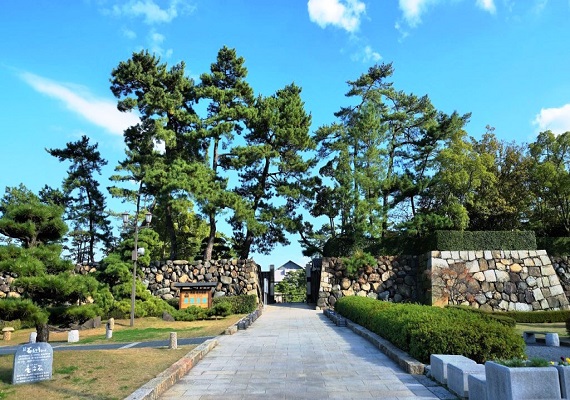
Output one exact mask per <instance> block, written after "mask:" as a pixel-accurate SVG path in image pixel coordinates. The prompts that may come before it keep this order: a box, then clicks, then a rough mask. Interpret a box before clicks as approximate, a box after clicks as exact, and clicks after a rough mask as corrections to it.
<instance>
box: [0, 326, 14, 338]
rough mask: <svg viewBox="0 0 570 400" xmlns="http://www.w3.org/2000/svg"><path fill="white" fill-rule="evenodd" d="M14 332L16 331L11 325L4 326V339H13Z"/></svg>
mask: <svg viewBox="0 0 570 400" xmlns="http://www.w3.org/2000/svg"><path fill="white" fill-rule="evenodd" d="M12 332H14V328H12V327H10V326H7V327H5V328H2V336H3V338H4V340H6V341H8V340H12Z"/></svg>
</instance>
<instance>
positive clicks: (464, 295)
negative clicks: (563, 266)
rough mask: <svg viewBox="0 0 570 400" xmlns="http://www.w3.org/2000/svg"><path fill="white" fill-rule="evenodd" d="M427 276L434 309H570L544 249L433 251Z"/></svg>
mask: <svg viewBox="0 0 570 400" xmlns="http://www.w3.org/2000/svg"><path fill="white" fill-rule="evenodd" d="M427 272H428V274H429V276H430V277H431V304H434V305H444V304H448V303H449V304H462V305H469V306H471V307H475V308H481V309H485V310H497V311H514V310H516V311H533V310H557V309H568V308H569V306H568V299H567V297H566V295H565V293H564V289H563V287H562V285H561V283H560V279H559V278H558V275H557V273H556V270H555V268H554V267H553V265H552V261H551V260H550V257H548V255H547V254H546V251H545V250H534V251H514V250H513V251H508V250H504V251H503V250H500V251H499V250H498V251H441V252H440V251H433V252H431V253H430V254H429V259H428V265H427ZM428 291H429V289H428Z"/></svg>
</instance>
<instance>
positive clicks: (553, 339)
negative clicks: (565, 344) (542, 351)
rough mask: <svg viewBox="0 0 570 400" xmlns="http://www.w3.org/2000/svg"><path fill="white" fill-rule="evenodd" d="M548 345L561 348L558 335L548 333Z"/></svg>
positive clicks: (546, 336) (546, 338)
mask: <svg viewBox="0 0 570 400" xmlns="http://www.w3.org/2000/svg"><path fill="white" fill-rule="evenodd" d="M545 340H546V345H547V346H551V347H560V338H559V337H558V333H547V334H546V335H545Z"/></svg>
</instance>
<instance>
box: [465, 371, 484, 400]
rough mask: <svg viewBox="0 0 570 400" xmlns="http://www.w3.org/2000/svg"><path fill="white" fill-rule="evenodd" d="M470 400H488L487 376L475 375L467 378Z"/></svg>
mask: <svg viewBox="0 0 570 400" xmlns="http://www.w3.org/2000/svg"><path fill="white" fill-rule="evenodd" d="M467 386H468V387H469V400H487V380H486V378H485V374H473V375H469V376H468V377H467Z"/></svg>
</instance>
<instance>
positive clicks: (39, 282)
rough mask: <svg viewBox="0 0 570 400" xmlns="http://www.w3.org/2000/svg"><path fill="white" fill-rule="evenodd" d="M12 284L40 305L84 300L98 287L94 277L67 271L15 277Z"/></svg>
mask: <svg viewBox="0 0 570 400" xmlns="http://www.w3.org/2000/svg"><path fill="white" fill-rule="evenodd" d="M14 284H15V285H17V286H19V287H22V288H23V289H24V292H25V294H26V295H27V296H30V297H31V298H32V300H34V302H35V303H36V304H38V305H40V306H42V307H47V306H51V305H56V304H66V303H67V304H69V303H71V304H74V303H77V302H84V301H85V300H87V298H88V297H93V296H94V295H95V293H96V291H97V289H98V288H99V283H98V282H97V280H96V279H95V278H94V277H92V276H86V275H73V274H71V273H69V272H62V273H60V274H57V275H40V276H28V277H22V278H18V279H16V280H15V282H14Z"/></svg>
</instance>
